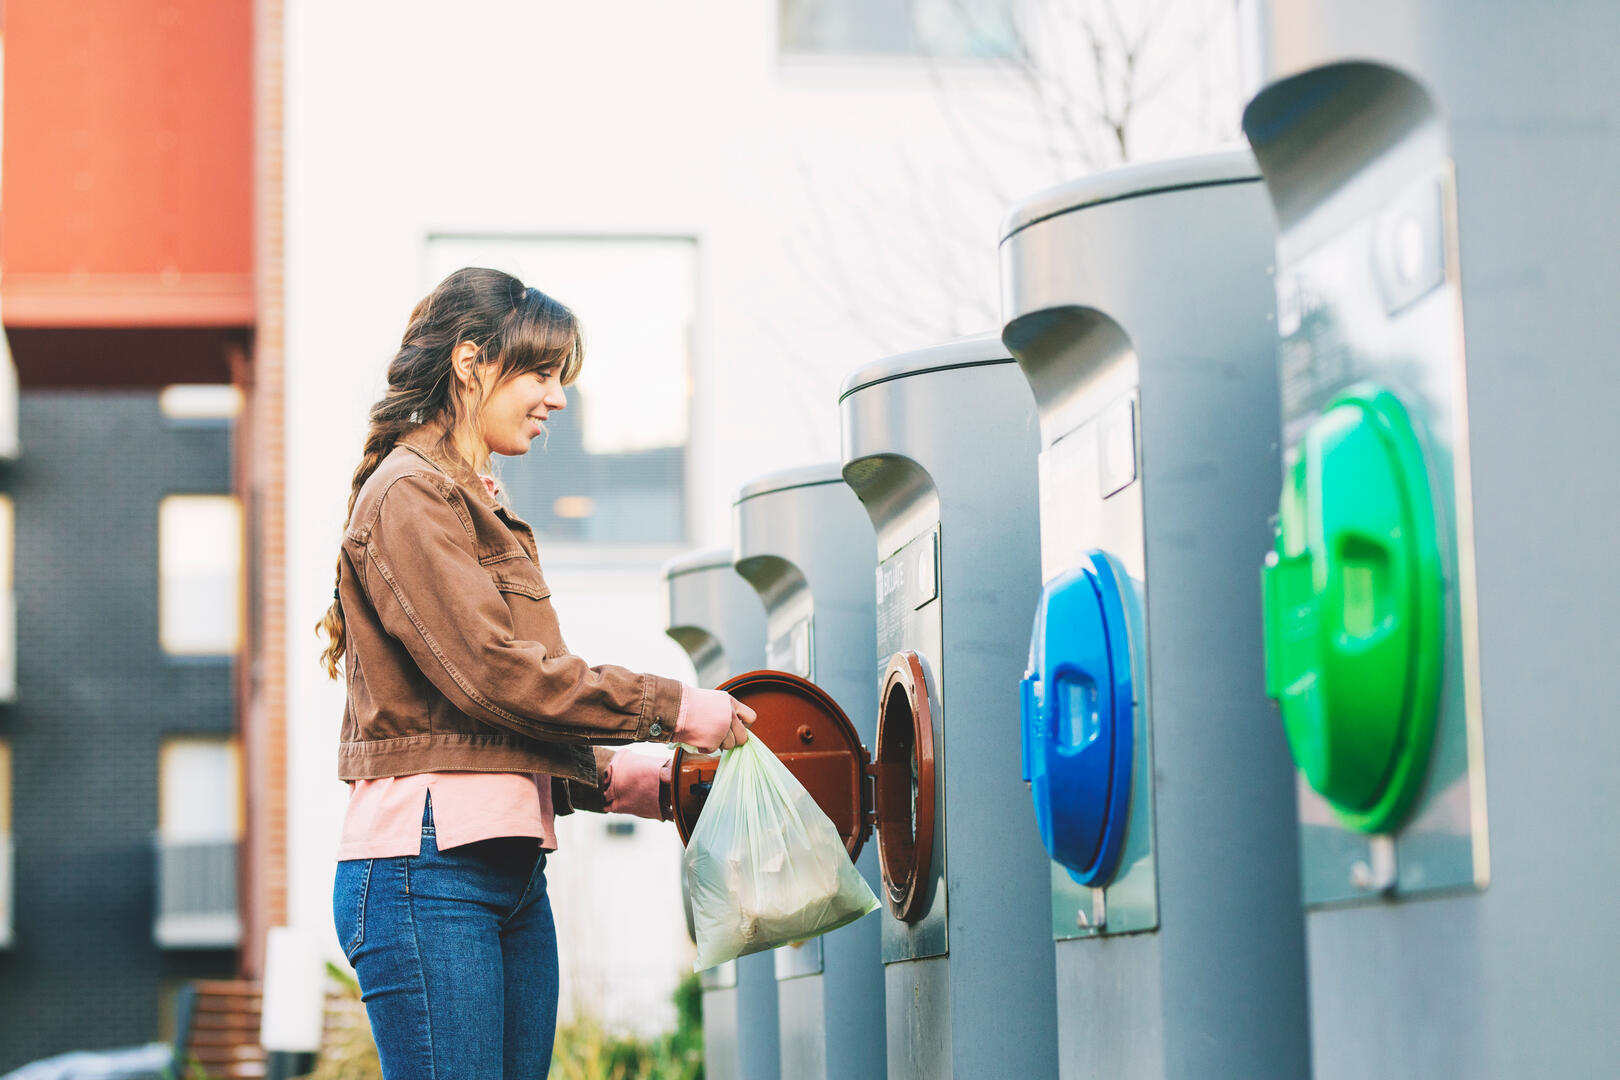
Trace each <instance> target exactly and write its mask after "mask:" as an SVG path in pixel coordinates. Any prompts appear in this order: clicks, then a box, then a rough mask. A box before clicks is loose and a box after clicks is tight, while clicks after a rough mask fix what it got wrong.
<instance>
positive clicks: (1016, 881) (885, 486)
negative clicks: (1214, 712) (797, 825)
mask: <svg viewBox="0 0 1620 1080" xmlns="http://www.w3.org/2000/svg"><path fill="white" fill-rule="evenodd" d="M840 409H841V419H842V428H843V457H844V479H845V481H846V482H848V484H849V486H850V487H852V488H854V490H855V492H856V494H857V495H859V496H860V499H861V502H862V503H863V504H864V505H865V507H866V512H867V514H868V516H869V517H870V518H871V521H872V525H873V526H874V528H875V530H876V533H877V554H878V558H879V560H880V561H879V566H878V572H877V577H876V598H877V651H876V655H875V657H874V660H875V664H874V668H873V676H874V677H873V681H871V682H869V683H868V686H869V687H870V688H871V689H873V690H876V691H877V693H878V697H877V699H876V701H877V704H878V708H879V715H878V731H877V741H876V745H875V747H874V749H873V758H874V765H875V768H876V772H877V784H878V786H879V788H880V789H882V790H880V791H879V795H878V804H879V805H878V808H877V832H878V840H877V842H878V848H879V859H880V866H881V869H882V875H883V891H882V893H880V896H881V898H882V899H883V900H884V904H885V908H886V910H885V911H884V912H883V915H882V918H883V925H882V932H883V933H882V936H883V948H882V953H883V962H884V965H885V971H884V982H885V995H886V1002H887V1007H886V1016H887V1026H888V1036H887V1045H888V1062H889V1076H890V1078H891V1080H901V1078H918V1080H921V1078H928V1080H938V1078H942V1077H955V1078H961V1080H968V1078H974V1080H977V1078H981V1077H992V1076H998V1077H999V1076H1005V1077H1045V1076H1051V1075H1053V1074H1054V1073H1055V1072H1056V1070H1057V1033H1056V1021H1057V1017H1056V1014H1055V1012H1054V1010H1053V1008H1052V999H1053V986H1054V982H1053V980H1054V975H1053V959H1052V955H1053V954H1052V934H1051V928H1050V915H1049V907H1050V905H1049V902H1048V895H1049V884H1048V883H1049V877H1048V872H1047V866H1048V863H1047V859H1046V854H1045V852H1044V851H1043V850H1042V848H1041V844H1040V841H1039V839H1038V838H1037V837H1036V835H1035V830H1034V820H1033V814H1032V811H1031V808H1030V802H1029V796H1028V794H1027V793H1026V791H1025V790H1024V785H1023V783H1022V781H1021V779H1020V762H1019V750H1018V740H1017V737H1016V733H1017V725H1018V701H1017V693H1016V687H1017V683H1018V679H1019V676H1020V675H1022V673H1023V669H1024V658H1025V657H1024V654H1025V642H1026V641H1027V640H1028V634H1029V612H1030V611H1031V610H1032V609H1033V607H1034V605H1035V601H1036V598H1037V597H1038V595H1039V592H1040V590H1039V581H1040V570H1039V542H1038V538H1037V535H1036V522H1035V519H1036V483H1035V458H1036V454H1037V453H1038V451H1039V449H1040V445H1039V440H1038V432H1037V428H1036V420H1035V404H1034V400H1033V399H1032V397H1031V396H1030V392H1029V387H1028V385H1027V384H1026V383H1025V382H1024V379H1023V376H1022V375H1021V374H1020V372H1019V370H1018V367H1017V365H1016V364H1014V363H1013V362H1012V359H1011V357H1009V356H1008V354H1007V352H1006V350H1005V349H1003V348H1002V346H1001V343H1000V342H999V341H997V340H996V339H995V338H994V337H992V336H985V337H978V338H972V339H967V340H963V341H957V342H952V343H949V344H944V345H938V346H934V347H932V348H926V349H921V350H918V351H915V352H910V353H906V354H903V355H900V356H896V357H893V358H891V359H888V360H885V361H882V362H880V363H877V364H873V365H871V366H869V367H866V368H863V369H861V370H860V371H857V372H856V373H855V374H853V375H851V376H850V377H849V378H848V379H847V380H846V381H845V383H844V388H843V392H842V394H841V396H840Z"/></svg>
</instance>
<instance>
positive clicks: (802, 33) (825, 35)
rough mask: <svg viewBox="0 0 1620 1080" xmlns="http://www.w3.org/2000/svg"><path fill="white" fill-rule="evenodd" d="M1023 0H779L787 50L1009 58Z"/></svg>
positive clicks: (781, 38)
mask: <svg viewBox="0 0 1620 1080" xmlns="http://www.w3.org/2000/svg"><path fill="white" fill-rule="evenodd" d="M1016 3H1017V0H778V3H777V19H778V21H777V40H778V42H779V45H780V48H781V50H782V52H783V54H811V55H815V54H823V55H827V54H831V55H840V54H841V55H877V56H938V57H953V58H962V57H967V58H978V59H1004V58H1006V57H1010V56H1012V55H1013V51H1014V47H1015V45H1016V43H1017V40H1018V35H1017V29H1016V26H1015V24H1014V21H1013V9H1014V7H1015V5H1016Z"/></svg>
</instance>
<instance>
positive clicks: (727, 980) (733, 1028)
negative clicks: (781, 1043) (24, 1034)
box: [664, 548, 780, 1080]
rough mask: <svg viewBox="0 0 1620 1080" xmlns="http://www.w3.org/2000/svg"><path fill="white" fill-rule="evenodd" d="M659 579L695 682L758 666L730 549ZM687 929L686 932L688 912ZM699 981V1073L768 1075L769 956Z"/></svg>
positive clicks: (723, 1079) (771, 1068)
mask: <svg viewBox="0 0 1620 1080" xmlns="http://www.w3.org/2000/svg"><path fill="white" fill-rule="evenodd" d="M664 581H665V584H666V586H667V589H668V592H667V597H668V606H667V609H666V618H665V631H664V632H665V633H667V634H668V635H669V636H670V637H672V638H674V639H675V641H676V642H677V643H678V644H679V645H680V646H681V648H683V649H685V650H686V654H687V656H689V657H691V658H692V666H693V667H694V668H695V669H696V670H697V678H698V682H699V683H700V684H701V685H703V686H706V687H715V686H718V685H719V684H721V683H723V682H725V681H726V680H727V679H729V678H731V677H732V676H733V675H740V674H742V673H743V672H746V671H755V670H758V669H759V668H762V667H764V666H765V609H764V608H763V607H762V606H761V605H760V602H759V597H758V596H757V595H755V593H754V590H753V589H752V588H750V587H749V585H748V583H747V582H746V581H744V580H743V579H742V578H740V577H738V576H737V572H736V571H735V570H734V569H733V568H732V565H731V552H730V550H728V549H726V548H714V549H712V550H708V551H698V552H693V553H692V554H690V555H685V556H682V557H680V558H677V559H674V560H671V561H670V562H669V563H668V564H667V565H665V567H664ZM687 926H688V929H689V930H690V927H691V915H690V912H689V913H688V915H687ZM701 978H702V984H703V1059H704V1066H705V1073H704V1074H705V1075H706V1076H708V1077H710V1078H711V1080H755V1078H756V1077H763V1078H764V1080H775V1078H776V1077H777V1076H778V1071H777V1070H778V1061H779V1058H780V1050H779V1047H778V1041H777V1026H776V1023H777V1021H776V969H775V967H774V966H773V964H772V963H771V957H770V954H769V953H765V954H757V955H754V956H744V957H741V958H740V959H738V960H734V961H732V962H730V963H727V964H721V965H719V966H718V967H713V968H710V969H709V970H707V971H705V972H703V973H702V977H701Z"/></svg>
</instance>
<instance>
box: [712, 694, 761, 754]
mask: <svg viewBox="0 0 1620 1080" xmlns="http://www.w3.org/2000/svg"><path fill="white" fill-rule="evenodd" d="M726 696H727V697H731V695H730V694H727V695H726ZM758 718H759V717H758V715H757V714H756V713H755V712H754V710H753V709H750V708H749V707H748V706H746V705H744V704H743V703H742V702H740V701H738V700H737V699H736V698H731V728H730V730H728V731H727V732H726V737H725V738H724V739H722V740H721V741H720V749H722V750H730V749H732V748H734V747H738V746H741V745H742V744H743V743H745V742H747V741H748V729H749V728H751V727H753V726H754V721H755V720H757V719H758Z"/></svg>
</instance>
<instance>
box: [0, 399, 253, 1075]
mask: <svg viewBox="0 0 1620 1080" xmlns="http://www.w3.org/2000/svg"><path fill="white" fill-rule="evenodd" d="M20 427H21V438H22V446H23V454H22V457H21V458H20V459H19V460H18V461H17V462H15V463H12V464H10V465H7V466H3V467H0V483H3V484H4V486H5V487H6V488H8V489H9V490H10V491H11V493H12V497H13V498H14V500H15V503H16V540H17V544H16V560H17V561H16V588H17V627H18V629H17V701H16V703H15V704H14V705H9V706H4V705H0V736H3V737H5V738H7V739H9V740H10V742H11V745H12V760H13V785H12V799H13V814H12V826H13V831H14V834H15V843H16V869H17V875H16V883H17V884H16V897H15V901H16V938H15V942H14V944H13V946H12V948H10V949H4V950H0V1003H4V1007H3V1008H0V1073H3V1072H5V1071H7V1070H8V1069H10V1068H12V1067H15V1066H17V1065H20V1064H22V1063H23V1062H26V1061H29V1060H32V1059H34V1058H37V1057H43V1056H45V1055H48V1054H52V1053H58V1052H61V1051H66V1050H71V1049H79V1048H97V1047H111V1046H123V1045H130V1044H136V1043H141V1042H146V1041H148V1040H151V1039H156V1038H159V1037H160V1036H161V1035H167V1033H166V1032H160V1031H159V997H160V986H162V985H164V984H165V983H166V982H172V981H174V980H175V979H176V978H178V977H184V976H198V975H209V974H226V975H228V974H231V973H232V972H233V971H234V970H235V967H236V956H235V953H234V951H231V950H220V951H211V952H169V953H167V954H165V953H164V952H163V951H161V950H159V949H158V948H157V947H156V946H155V945H154V943H153V940H152V917H153V905H154V899H155V879H154V867H155V856H154V848H153V837H154V833H155V831H156V829H157V821H158V802H157V800H158V746H159V742H160V740H161V738H162V737H163V736H164V735H166V734H184V733H222V734H223V733H230V732H231V731H232V730H233V728H234V723H235V718H234V702H233V694H232V679H233V671H232V669H233V666H234V664H233V662H232V661H230V660H228V659H194V658H184V659H182V658H175V657H169V656H166V655H165V654H164V653H163V652H162V650H161V648H160V646H159V643H158V573H157V565H158V563H157V557H158V547H157V545H158V534H157V527H158V525H157V523H158V503H159V500H160V499H161V498H162V497H163V496H164V495H167V494H182V493H192V492H196V493H206V492H226V491H229V490H230V488H231V473H230V432H229V429H228V428H227V427H224V426H190V427H176V426H174V425H173V424H172V423H166V422H165V420H164V418H163V417H162V415H161V414H160V412H159V409H158V397H157V393H156V391H119V392H110V391H99V392H98V391H57V390H52V391H25V392H24V393H23V395H22V402H21V416H20Z"/></svg>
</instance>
